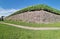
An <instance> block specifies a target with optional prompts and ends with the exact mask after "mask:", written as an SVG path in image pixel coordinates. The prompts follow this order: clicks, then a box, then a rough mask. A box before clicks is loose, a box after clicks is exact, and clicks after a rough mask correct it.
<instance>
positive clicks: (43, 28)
mask: <svg viewBox="0 0 60 39" xmlns="http://www.w3.org/2000/svg"><path fill="white" fill-rule="evenodd" d="M0 23H2V24H7V25H11V26H15V27H18V28H23V29H29V30H60V27H28V26H21V25H15V24H10V23H5V22H0Z"/></svg>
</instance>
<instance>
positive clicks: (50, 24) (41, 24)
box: [4, 20, 60, 27]
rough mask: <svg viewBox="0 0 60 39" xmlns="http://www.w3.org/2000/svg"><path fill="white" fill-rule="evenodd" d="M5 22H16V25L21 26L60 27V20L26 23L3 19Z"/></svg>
mask: <svg viewBox="0 0 60 39" xmlns="http://www.w3.org/2000/svg"><path fill="white" fill-rule="evenodd" d="M4 22H6V23H11V24H16V25H22V26H29V27H60V22H55V23H49V24H44V23H40V24H37V23H27V22H22V21H19V22H18V21H10V20H9V21H7V20H6V21H4Z"/></svg>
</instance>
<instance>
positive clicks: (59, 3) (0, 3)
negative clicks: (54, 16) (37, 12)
mask: <svg viewBox="0 0 60 39" xmlns="http://www.w3.org/2000/svg"><path fill="white" fill-rule="evenodd" d="M36 4H47V5H49V6H51V7H54V8H56V9H59V10H60V0H0V16H7V15H10V14H12V13H13V12H15V11H17V10H19V9H22V8H25V7H27V6H31V5H36Z"/></svg>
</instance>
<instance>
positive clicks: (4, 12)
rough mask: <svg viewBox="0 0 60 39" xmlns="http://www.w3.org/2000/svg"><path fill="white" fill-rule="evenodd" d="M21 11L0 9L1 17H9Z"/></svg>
mask: <svg viewBox="0 0 60 39" xmlns="http://www.w3.org/2000/svg"><path fill="white" fill-rule="evenodd" d="M17 10H19V9H4V8H2V7H0V16H8V15H10V14H12V13H14V12H15V11H17Z"/></svg>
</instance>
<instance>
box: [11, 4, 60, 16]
mask: <svg viewBox="0 0 60 39" xmlns="http://www.w3.org/2000/svg"><path fill="white" fill-rule="evenodd" d="M39 10H45V11H48V12H52V13H54V14H58V15H60V10H57V9H54V8H52V7H50V6H48V5H45V4H39V5H33V6H29V7H26V8H23V9H21V10H19V11H17V12H15V13H13V14H12V15H16V14H20V13H23V12H27V11H39ZM12 15H11V16H12Z"/></svg>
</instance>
